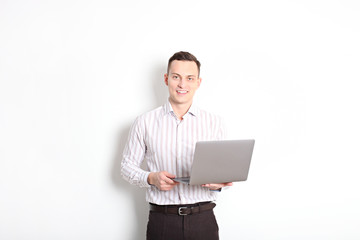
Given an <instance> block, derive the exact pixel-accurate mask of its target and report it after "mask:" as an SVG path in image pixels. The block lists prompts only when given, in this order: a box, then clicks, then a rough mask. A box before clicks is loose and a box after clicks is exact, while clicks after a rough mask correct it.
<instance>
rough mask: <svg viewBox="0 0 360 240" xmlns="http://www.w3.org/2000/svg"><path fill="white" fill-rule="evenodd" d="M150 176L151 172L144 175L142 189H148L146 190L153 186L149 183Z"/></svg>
mask: <svg viewBox="0 0 360 240" xmlns="http://www.w3.org/2000/svg"><path fill="white" fill-rule="evenodd" d="M149 175H150V172H146V173H145V174H144V175H143V179H142V187H146V188H149V187H151V185H150V184H149V182H148V177H149Z"/></svg>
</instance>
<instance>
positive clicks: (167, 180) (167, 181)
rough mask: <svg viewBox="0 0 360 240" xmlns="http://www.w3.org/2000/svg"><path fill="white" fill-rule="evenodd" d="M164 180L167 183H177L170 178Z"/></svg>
mask: <svg viewBox="0 0 360 240" xmlns="http://www.w3.org/2000/svg"><path fill="white" fill-rule="evenodd" d="M164 182H166V183H167V184H175V182H174V181H173V180H172V179H170V178H164Z"/></svg>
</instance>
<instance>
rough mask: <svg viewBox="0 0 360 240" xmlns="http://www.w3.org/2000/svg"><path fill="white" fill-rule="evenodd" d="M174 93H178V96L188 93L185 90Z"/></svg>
mask: <svg viewBox="0 0 360 240" xmlns="http://www.w3.org/2000/svg"><path fill="white" fill-rule="evenodd" d="M176 92H177V93H180V94H185V93H187V92H188V91H186V90H176Z"/></svg>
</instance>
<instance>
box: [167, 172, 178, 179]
mask: <svg viewBox="0 0 360 240" xmlns="http://www.w3.org/2000/svg"><path fill="white" fill-rule="evenodd" d="M164 174H165V176H166V177H168V178H175V177H176V176H175V175H174V174H171V173H169V172H164Z"/></svg>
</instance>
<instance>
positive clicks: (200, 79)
mask: <svg viewBox="0 0 360 240" xmlns="http://www.w3.org/2000/svg"><path fill="white" fill-rule="evenodd" d="M201 81H202V78H198V83H197V87H198V88H199V87H200V84H201Z"/></svg>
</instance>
